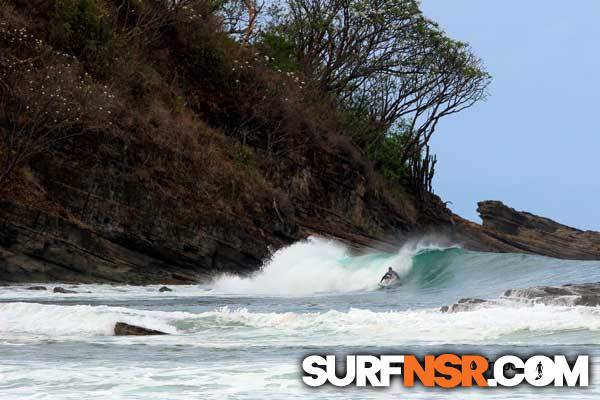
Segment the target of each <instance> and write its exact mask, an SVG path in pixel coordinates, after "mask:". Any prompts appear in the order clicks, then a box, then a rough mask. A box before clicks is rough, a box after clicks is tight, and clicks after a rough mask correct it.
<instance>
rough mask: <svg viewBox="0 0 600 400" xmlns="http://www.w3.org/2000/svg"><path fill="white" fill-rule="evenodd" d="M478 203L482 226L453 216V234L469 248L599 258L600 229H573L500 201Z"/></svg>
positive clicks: (568, 257) (564, 256) (585, 258)
mask: <svg viewBox="0 0 600 400" xmlns="http://www.w3.org/2000/svg"><path fill="white" fill-rule="evenodd" d="M478 205H479V207H478V209H477V211H478V212H479V214H480V216H481V219H482V221H483V224H482V225H478V224H475V223H473V222H470V221H466V220H464V219H462V218H460V217H458V216H454V217H453V223H454V230H453V235H454V236H453V237H454V238H455V240H456V241H458V242H460V243H463V244H464V245H465V247H466V248H470V249H474V250H484V251H497V252H513V253H528V254H538V255H543V256H547V257H554V258H561V259H572V260H600V232H593V231H581V230H579V229H575V228H571V227H569V226H566V225H562V224H560V223H558V222H555V221H553V220H551V219H548V218H544V217H539V216H537V215H534V214H531V213H528V212H525V211H517V210H515V209H513V208H510V207H508V206H506V205H504V204H503V203H502V202H500V201H482V202H480V203H479V204H478Z"/></svg>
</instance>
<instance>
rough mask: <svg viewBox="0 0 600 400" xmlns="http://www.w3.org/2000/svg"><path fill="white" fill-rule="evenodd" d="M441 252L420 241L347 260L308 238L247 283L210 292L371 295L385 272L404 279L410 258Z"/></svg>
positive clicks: (332, 246)
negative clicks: (355, 293) (390, 251)
mask: <svg viewBox="0 0 600 400" xmlns="http://www.w3.org/2000/svg"><path fill="white" fill-rule="evenodd" d="M443 249H444V248H442V247H440V246H436V245H435V244H433V243H428V242H424V241H420V242H414V243H410V244H406V245H404V246H402V247H401V248H400V250H399V251H398V252H397V253H395V254H393V253H373V254H367V255H362V256H353V255H352V254H351V253H350V251H349V250H348V249H347V248H346V247H345V246H343V245H342V244H340V243H338V242H335V241H332V240H327V239H324V238H317V237H310V238H308V239H307V240H304V241H300V242H297V243H294V244H292V245H291V246H288V247H285V248H283V249H280V250H278V251H277V252H275V253H274V254H273V255H272V256H271V258H270V259H269V260H267V261H266V262H265V264H264V266H263V268H262V269H261V271H259V272H258V273H256V274H254V275H253V276H251V277H239V276H233V275H224V276H220V277H218V278H217V279H216V280H215V281H214V284H213V289H214V290H215V291H217V292H220V293H233V294H251V295H285V296H305V295H310V294H318V293H340V292H356V291H368V290H375V289H377V283H378V282H379V279H380V278H381V277H382V276H383V274H384V273H385V272H386V270H387V268H388V267H392V268H393V269H394V270H395V271H396V272H398V274H399V275H400V276H401V277H403V278H405V277H407V276H408V275H409V274H410V273H411V270H412V268H413V262H414V257H415V256H417V255H420V254H424V253H427V252H430V251H433V252H436V251H438V252H439V251H442V250H443Z"/></svg>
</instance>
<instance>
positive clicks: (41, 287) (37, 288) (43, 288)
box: [27, 286, 47, 290]
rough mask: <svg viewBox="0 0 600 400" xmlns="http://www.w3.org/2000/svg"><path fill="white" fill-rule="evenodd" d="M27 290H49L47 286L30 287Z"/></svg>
mask: <svg viewBox="0 0 600 400" xmlns="http://www.w3.org/2000/svg"><path fill="white" fill-rule="evenodd" d="M27 290H47V289H46V286H30V287H28V288H27Z"/></svg>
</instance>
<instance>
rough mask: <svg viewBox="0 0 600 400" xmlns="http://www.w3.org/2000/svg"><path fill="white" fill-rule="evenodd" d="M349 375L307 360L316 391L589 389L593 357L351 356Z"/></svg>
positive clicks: (331, 361) (324, 361) (308, 380)
mask: <svg viewBox="0 0 600 400" xmlns="http://www.w3.org/2000/svg"><path fill="white" fill-rule="evenodd" d="M345 362H346V365H345V371H344V372H340V371H342V370H344V369H343V368H337V367H339V366H336V356H334V355H327V356H319V355H311V356H308V357H306V358H305V359H304V360H303V361H302V369H303V370H304V376H303V377H302V380H303V381H304V383H305V384H306V385H308V386H311V387H319V386H322V385H325V384H331V385H333V386H338V387H345V386H356V387H388V386H390V382H391V380H392V379H393V378H394V377H399V379H401V381H402V383H403V385H404V386H407V387H411V386H415V384H417V383H420V384H421V385H423V386H425V387H441V388H448V389H449V388H456V387H471V386H478V387H497V386H503V387H513V386H517V385H519V384H521V383H527V384H529V385H531V386H537V387H542V386H568V387H575V386H580V387H585V386H588V385H589V356H578V357H577V359H576V360H575V361H573V362H569V361H567V358H566V357H565V356H563V355H556V356H553V357H548V356H543V355H536V356H532V357H529V358H527V359H521V358H519V357H517V356H512V355H505V356H502V357H499V358H498V359H497V360H495V361H494V362H493V363H490V362H489V361H488V359H487V358H486V357H484V356H481V355H456V354H441V355H437V356H433V355H428V356H425V357H424V358H423V359H421V360H420V359H418V358H417V357H416V356H414V355H381V356H373V355H349V356H346V360H345Z"/></svg>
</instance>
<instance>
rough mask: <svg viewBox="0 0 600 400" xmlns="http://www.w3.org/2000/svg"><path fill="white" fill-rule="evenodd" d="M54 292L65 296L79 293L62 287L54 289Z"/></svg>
mask: <svg viewBox="0 0 600 400" xmlns="http://www.w3.org/2000/svg"><path fill="white" fill-rule="evenodd" d="M53 292H54V293H64V294H73V293H77V292H76V291H74V290H68V289H65V288H62V287H60V286H57V287H55V288H54V290H53Z"/></svg>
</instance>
